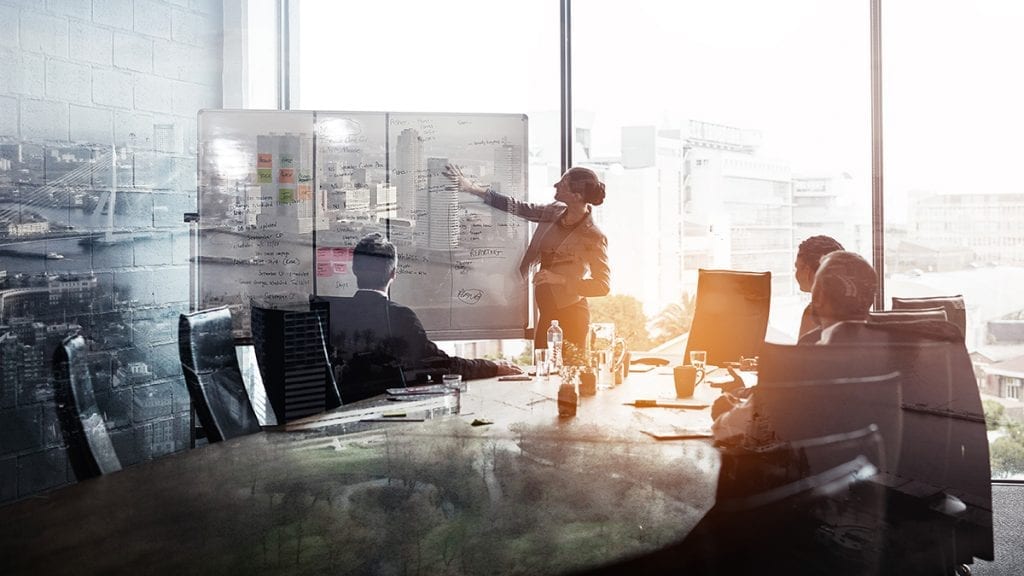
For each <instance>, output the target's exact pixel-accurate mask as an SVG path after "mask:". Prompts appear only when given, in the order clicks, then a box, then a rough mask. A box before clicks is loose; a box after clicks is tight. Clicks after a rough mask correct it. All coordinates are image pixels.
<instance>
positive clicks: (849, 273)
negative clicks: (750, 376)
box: [711, 250, 878, 441]
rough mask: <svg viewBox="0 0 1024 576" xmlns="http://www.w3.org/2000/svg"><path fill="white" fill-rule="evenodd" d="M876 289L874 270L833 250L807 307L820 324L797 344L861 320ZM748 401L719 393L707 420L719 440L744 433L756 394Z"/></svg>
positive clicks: (812, 341)
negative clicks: (812, 308)
mask: <svg viewBox="0 0 1024 576" xmlns="http://www.w3.org/2000/svg"><path fill="white" fill-rule="evenodd" d="M877 288H878V275H877V274H875V269H874V268H872V267H871V264H869V263H868V262H867V260H865V259H864V258H863V257H862V256H860V255H859V254H856V253H854V252H845V251H841V250H840V251H837V252H832V253H830V254H828V255H826V256H825V257H824V258H822V259H821V263H820V265H819V267H818V271H817V273H816V274H815V275H814V284H813V287H812V289H811V306H813V307H814V309H815V311H816V312H817V314H818V320H819V322H820V324H819V326H818V327H817V328H814V329H813V330H811V331H810V332H808V333H807V334H804V335H803V336H802V337H801V338H800V344H817V343H819V342H821V341H827V339H828V338H829V336H830V335H831V331H832V330H834V329H835V327H836V326H838V325H840V323H842V322H846V321H851V320H853V321H863V320H866V319H867V317H868V310H870V309H871V304H872V303H873V302H874V298H875V291H876V290H877ZM742 392H745V393H748V394H749V396H750V398H749V399H748V400H746V401H745V402H743V401H742V399H741V398H739V397H737V395H735V394H728V393H727V394H723V395H722V396H721V397H720V398H718V400H716V401H715V403H714V405H713V406H712V409H711V417H712V418H714V419H715V423H714V425H713V427H712V428H713V431H714V433H715V438H716V439H717V440H719V441H729V440H735V439H736V438H737V437H741V436H743V435H744V434H745V433H746V432H747V428H748V426H749V423H750V419H751V416H752V415H753V412H754V410H755V406H756V404H755V403H756V401H757V399H756V396H757V394H756V392H755V391H752V390H743V391H742Z"/></svg>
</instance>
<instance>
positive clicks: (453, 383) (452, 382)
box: [441, 374, 469, 392]
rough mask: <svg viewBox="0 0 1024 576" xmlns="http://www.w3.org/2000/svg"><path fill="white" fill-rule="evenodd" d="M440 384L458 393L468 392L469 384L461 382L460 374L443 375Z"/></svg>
mask: <svg viewBox="0 0 1024 576" xmlns="http://www.w3.org/2000/svg"><path fill="white" fill-rule="evenodd" d="M441 383H442V384H444V385H445V386H447V387H448V388H453V389H455V390H458V391H459V392H469V382H463V380H462V374H444V375H443V376H441Z"/></svg>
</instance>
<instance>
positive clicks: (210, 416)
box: [178, 306, 260, 442]
mask: <svg viewBox="0 0 1024 576" xmlns="http://www.w3.org/2000/svg"><path fill="white" fill-rule="evenodd" d="M178 352H179V354H180V356H181V369H182V371H183V372H184V373H185V384H186V385H187V386H188V393H189V396H190V397H191V398H192V405H193V407H194V408H195V411H196V415H197V416H198V417H199V422H200V423H201V424H202V425H203V429H204V430H205V432H206V437H207V439H208V440H209V441H210V442H220V441H221V440H227V439H229V438H234V437H236V436H243V435H245V434H251V433H253V432H259V431H260V425H259V421H258V420H257V419H256V413H255V412H254V411H253V409H252V404H250V402H249V395H248V393H247V392H246V390H245V382H244V381H243V380H242V373H241V370H240V369H239V367H238V357H237V356H236V353H235V342H234V337H233V336H232V334H231V311H230V310H229V309H228V308H227V307H226V306H224V307H221V308H211V309H209V310H202V311H200V312H195V313H192V314H182V315H181V317H180V318H179V320H178Z"/></svg>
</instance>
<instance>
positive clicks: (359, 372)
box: [310, 295, 443, 404]
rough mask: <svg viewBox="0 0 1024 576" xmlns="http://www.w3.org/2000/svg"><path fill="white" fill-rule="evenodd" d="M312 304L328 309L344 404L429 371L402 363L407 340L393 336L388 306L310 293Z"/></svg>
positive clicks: (338, 385) (332, 356) (331, 345)
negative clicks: (369, 307)
mask: <svg viewBox="0 0 1024 576" xmlns="http://www.w3.org/2000/svg"><path fill="white" fill-rule="evenodd" d="M310 306H311V307H313V308H317V309H324V308H326V309H327V310H329V314H328V322H327V325H328V327H329V331H330V334H329V337H328V340H329V342H328V350H329V352H328V354H329V357H330V363H331V371H332V373H333V375H334V378H335V380H334V382H335V385H336V389H337V390H338V391H339V395H340V397H341V402H342V403H343V404H349V403H352V402H357V401H359V400H363V399H366V398H371V397H373V396H377V395H379V394H383V393H384V392H385V390H387V389H388V388H399V387H405V386H406V383H407V381H415V380H417V379H419V378H422V377H425V376H426V374H427V373H429V369H423V370H422V371H415V370H409V371H408V373H407V371H406V369H405V368H404V367H403V366H402V362H401V354H400V353H399V351H400V350H402V349H403V347H404V346H405V344H404V342H403V341H402V340H401V339H400V338H395V337H392V332H391V326H390V318H389V316H388V309H387V307H384V308H382V309H380V310H367V309H366V308H365V307H364V305H362V304H360V302H358V301H357V299H356V298H352V297H347V296H320V295H317V296H310ZM435 372H436V371H435ZM442 373H443V371H442Z"/></svg>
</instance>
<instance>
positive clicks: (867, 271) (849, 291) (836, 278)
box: [799, 250, 878, 344]
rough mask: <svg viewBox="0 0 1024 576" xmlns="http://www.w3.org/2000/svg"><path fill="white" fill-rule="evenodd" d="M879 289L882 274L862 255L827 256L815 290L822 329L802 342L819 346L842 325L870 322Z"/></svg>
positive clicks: (841, 253)
mask: <svg viewBox="0 0 1024 576" xmlns="http://www.w3.org/2000/svg"><path fill="white" fill-rule="evenodd" d="M877 290H878V274H876V273H875V269H874V268H872V267H871V264H869V263H868V261H867V260H865V259H864V258H863V257H862V256H861V255H859V254H857V253H855V252H846V251H843V250H839V251H836V252H832V253H830V254H828V255H826V256H825V257H824V258H822V259H821V264H820V265H819V268H818V272H817V273H815V275H814V284H813V286H812V288H811V303H810V307H812V308H813V309H814V315H815V316H816V317H817V322H818V326H817V327H815V328H813V329H811V330H810V331H808V332H807V333H805V334H803V335H801V336H800V341H799V343H800V344H818V343H820V342H822V341H823V340H825V339H827V337H828V335H829V333H830V331H831V329H832V328H833V327H834V326H835V325H836V324H838V323H840V322H846V321H850V320H855V321H864V320H867V318H868V311H869V310H871V304H872V303H873V302H874V301H875V292H876V291H877Z"/></svg>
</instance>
